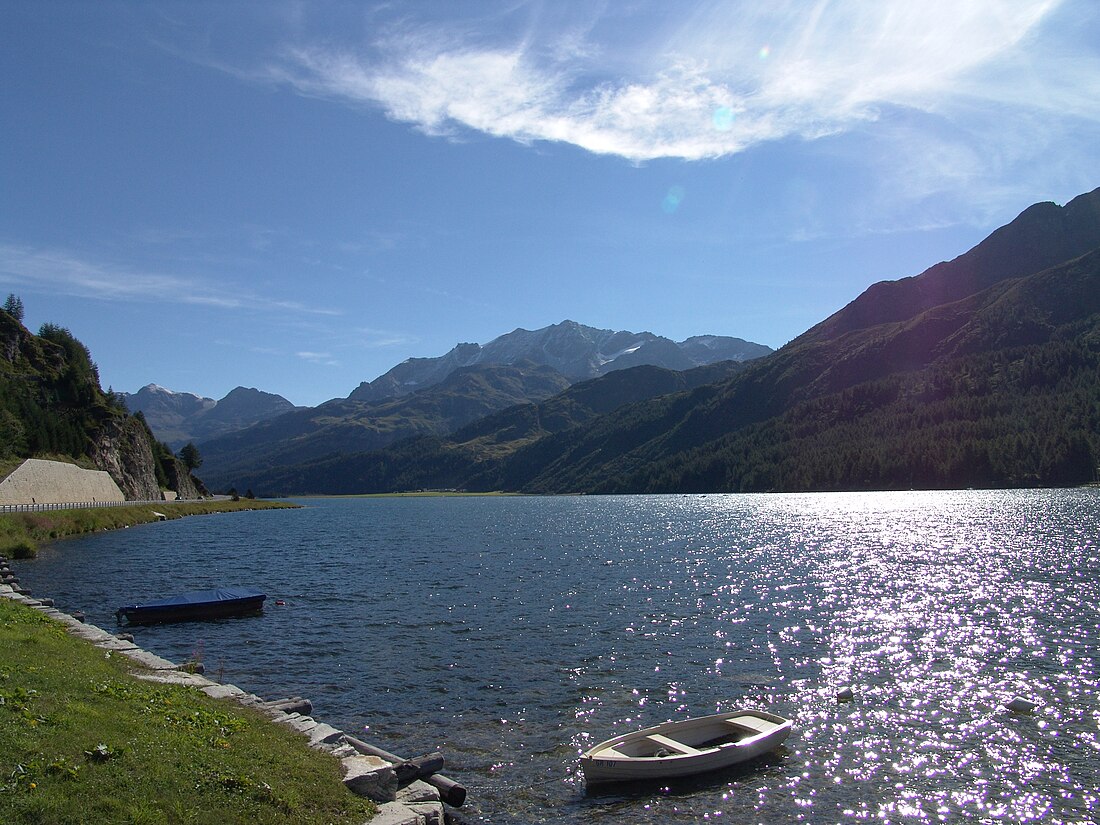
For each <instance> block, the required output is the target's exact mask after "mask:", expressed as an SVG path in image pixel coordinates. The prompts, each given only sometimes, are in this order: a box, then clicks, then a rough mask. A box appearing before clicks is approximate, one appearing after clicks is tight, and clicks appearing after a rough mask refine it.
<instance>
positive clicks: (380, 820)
mask: <svg viewBox="0 0 1100 825" xmlns="http://www.w3.org/2000/svg"><path fill="white" fill-rule="evenodd" d="M370 825H424V820H423V819H421V817H420V815H419V814H418V813H417V812H416V811H414V810H413V809H412V808H409V807H407V806H405V805H402V804H401V803H400V802H390V803H388V804H386V805H379V806H378V813H377V814H375V816H374V818H373V819H372V820H371V821H370Z"/></svg>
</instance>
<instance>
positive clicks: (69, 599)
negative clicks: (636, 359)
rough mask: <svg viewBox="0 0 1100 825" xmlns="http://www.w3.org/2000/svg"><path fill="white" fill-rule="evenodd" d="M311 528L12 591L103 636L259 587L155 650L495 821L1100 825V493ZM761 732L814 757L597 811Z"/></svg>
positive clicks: (148, 555) (664, 501) (641, 506)
mask: <svg viewBox="0 0 1100 825" xmlns="http://www.w3.org/2000/svg"><path fill="white" fill-rule="evenodd" d="M300 503H302V504H303V505H304V507H303V509H300V510H281V511H263V512H249V513H239V514H227V515H213V516H204V517H193V518H187V519H182V520H177V521H169V522H163V523H157V524H151V525H144V526H140V527H133V528H130V529H128V530H122V531H117V532H114V533H104V534H98V535H94V536H89V537H86V538H81V539H75V540H69V541H65V542H61V543H58V544H56V545H53V546H51V547H46V548H43V549H42V552H41V553H40V556H39V558H38V559H37V560H35V561H30V562H19V565H18V573H19V575H20V578H21V579H22V582H23V584H24V585H26V586H27V587H29V588H30V589H31V590H32V591H33V592H34V593H35V594H36V595H40V596H51V597H53V598H54V599H55V600H56V602H57V606H58V607H59V608H61V609H63V610H67V611H73V610H83V611H85V613H86V614H87V617H88V621H89V622H92V623H95V624H98V625H100V626H101V627H104V628H106V629H114V628H115V627H116V625H115V619H114V615H113V614H114V610H115V609H116V608H117V607H118V606H120V605H122V604H127V603H132V602H135V601H142V600H146V599H149V598H155V597H159V596H162V595H169V594H171V593H174V592H179V591H183V590H193V589H202V588H207V587H214V586H222V585H252V586H256V587H259V588H261V589H263V590H264V591H265V592H266V593H268V595H269V600H268V603H267V605H268V606H267V608H266V609H265V611H264V614H263V616H261V617H253V618H242V619H232V620H224V621H220V622H212V623H189V624H180V625H167V626H156V627H147V628H136V629H134V630H133V633H134V636H135V638H136V640H137V642H138V644H140V645H141V646H142V647H145V648H146V649H148V650H150V651H152V652H155V653H158V654H161V655H163V656H165V657H167V658H169V659H173V660H175V661H182V660H185V659H188V658H191V657H201V659H202V660H203V662H204V663H205V665H206V672H207V675H208V676H211V677H212V678H216V679H219V680H221V681H226V682H232V683H234V684H236V685H239V686H240V687H242V688H244V689H246V690H249V691H252V692H255V693H257V694H259V695H261V696H263V697H265V698H271V699H274V698H280V697H284V696H294V695H301V696H305V697H307V698H309V699H310V700H312V702H313V705H314V715H315V716H316V717H317V718H318V719H320V720H322V721H325V722H328V723H330V724H332V725H334V726H336V727H338V728H341V729H343V730H346V731H348V732H349V733H353V734H357V735H359V736H361V737H362V738H365V739H367V740H369V741H371V742H374V743H375V744H377V745H379V746H381V747H384V748H386V749H388V750H391V751H393V752H396V753H400V754H402V755H405V756H412V755H416V754H420V753H423V752H426V751H432V750H436V749H439V750H442V751H443V752H444V753H445V755H446V757H447V764H448V767H447V769H446V773H447V774H448V775H449V776H451V777H453V778H455V779H457V780H458V781H460V782H462V783H463V784H465V785H466V786H467V788H468V789H469V801H468V803H467V805H466V806H465V807H464V808H463V809H462V811H463V815H464V817H465V818H466V819H468V820H471V821H479V820H481V821H487V822H492V823H533V822H546V823H573V822H586V823H587V822H596V823H650V822H652V823H658V822H660V823H665V822H698V821H709V820H718V821H726V822H735V823H741V822H766V823H782V822H800V821H806V822H820V821H827V822H864V821H875V822H941V821H958V820H969V821H982V822H1013V823H1016V822H1027V821H1033V820H1034V821H1042V822H1049V823H1061V822H1066V823H1069V822H1085V821H1094V818H1095V817H1096V816H1097V811H1100V792H1098V780H1097V777H1100V730H1098V725H1100V690H1098V687H1100V685H1098V676H1097V670H1096V663H1097V661H1098V659H1100V655H1098V654H1100V650H1098V647H1100V491H1098V490H1066V491H1011V492H1002V491H959V492H907V493H858V494H857V493H851V494H848V493H844V494H806V495H729V496H727V495H708V496H699V495H691V496H612V497H552V498H528V497H492V498H478V497H451V498H369V499H368V498H347V499H343V498H333V499H308V500H302V501H301V502H300ZM276 599H279V600H282V601H283V602H285V605H281V606H278V605H276V604H275V600H276ZM842 686H851V687H852V689H853V691H854V694H855V698H854V699H853V701H851V702H838V701H837V698H836V693H837V690H838V689H839V688H840V687H842ZM1015 695H1021V696H1025V697H1027V698H1030V699H1033V700H1035V701H1036V702H1038V703H1039V706H1038V707H1037V708H1036V710H1035V711H1034V712H1033V713H1031V714H1015V713H1011V712H1009V711H1008V710H1006V709H1005V708H1004V707H1003V705H1004V703H1005V702H1006V701H1008V700H1009V699H1011V698H1012V697H1013V696H1015ZM742 706H747V707H756V708H766V709H770V710H772V711H774V712H776V713H779V714H781V715H783V716H790V717H793V718H794V719H795V728H794V732H793V733H792V734H791V736H790V738H789V739H788V740H787V742H786V743H785V745H784V746H783V747H782V748H781V749H780V750H778V751H777V752H775V753H774V754H772V755H771V756H769V757H767V758H765V759H764V760H762V761H760V762H758V763H755V764H753V765H751V766H749V767H747V768H737V769H733V770H731V771H729V772H726V773H721V774H716V775H710V776H707V777H703V778H697V779H694V780H691V781H687V782H679V783H676V784H674V785H671V786H640V787H624V788H612V789H610V790H606V791H599V792H595V793H589V792H586V790H585V786H584V782H583V778H582V777H581V776H580V775H579V773H578V770H577V757H578V755H579V753H580V752H581V751H583V750H585V749H587V748H588V747H589V746H591V745H593V744H595V743H596V742H597V741H600V740H602V739H605V738H608V737H610V736H612V735H615V734H618V733H621V732H625V731H627V730H631V729H634V728H638V727H644V726H647V725H651V724H656V723H658V722H661V721H664V720H667V719H680V718H685V717H688V716H698V715H704V714H708V713H715V712H719V711H725V710H731V709H735V708H738V707H742Z"/></svg>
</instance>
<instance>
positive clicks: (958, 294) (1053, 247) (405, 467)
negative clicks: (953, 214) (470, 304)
mask: <svg viewBox="0 0 1100 825" xmlns="http://www.w3.org/2000/svg"><path fill="white" fill-rule="evenodd" d="M736 366H737V368H736V369H731V370H730V371H729V372H728V373H726V374H722V375H707V376H706V378H704V379H703V380H702V381H701V382H700V381H699V380H698V377H699V376H698V374H696V373H695V371H694V370H689V371H686V372H674V371H670V370H666V369H663V368H658V367H653V366H646V367H636V368H629V369H625V370H619V371H616V372H613V373H611V374H604V375H602V376H599V377H596V378H594V379H591V380H589V381H586V382H582V383H579V384H572V385H570V386H569V387H568V388H567V389H565V390H563V391H562V392H561V393H559V394H556V395H552V396H550V397H548V398H546V399H543V400H541V401H534V402H527V403H523V404H520V405H518V406H515V407H512V408H508V409H503V410H498V411H497V412H495V413H493V414H492V415H490V416H489V417H485V418H482V419H480V420H474V421H471V422H469V423H468V424H467V425H465V426H459V427H457V429H455V430H454V431H452V432H450V433H443V432H436V433H426V434H421V435H419V436H416V437H413V438H407V439H403V440H400V441H396V442H395V443H391V444H390V445H389V446H387V447H385V448H383V449H381V450H378V449H372V450H366V451H363V452H360V453H357V454H350V453H348V452H335V453H333V454H331V455H328V456H320V457H318V458H317V459H315V460H313V461H305V462H287V463H282V464H278V465H276V464H272V465H269V466H268V467H267V468H264V469H263V470H262V471H261V472H250V473H244V474H242V475H241V476H239V478H238V483H245V482H247V483H248V484H249V486H251V487H253V488H254V489H255V490H257V491H258V492H259V491H262V492H264V493H272V494H287V493H305V492H344V493H354V492H382V491H390V490H402V489H418V488H460V489H470V490H495V489H501V490H514V491H521V492H537V493H560V492H604V493H606V492H672V491H695V490H698V491H726V490H729V491H756V490H832V489H896V488H909V487H959V486H1023V485H1060V484H1076V483H1082V482H1083V481H1088V480H1091V479H1092V478H1093V477H1094V474H1095V472H1096V461H1097V457H1098V456H1100V190H1096V191H1093V192H1091V193H1088V194H1085V195H1081V196H1079V197H1078V198H1075V199H1074V200H1072V201H1071V202H1069V203H1068V204H1066V205H1065V206H1057V205H1056V204H1053V203H1040V204H1036V205H1034V206H1032V207H1029V208H1028V209H1026V210H1025V211H1024V212H1023V213H1021V214H1020V215H1019V216H1018V217H1017V218H1016V219H1015V220H1013V221H1012V222H1011V223H1009V224H1008V225H1006V226H1004V227H1002V228H1000V229H998V230H997V231H995V232H994V233H992V234H991V235H990V236H989V237H988V238H987V239H985V240H984V241H982V242H981V243H980V244H978V245H977V246H976V247H974V248H973V249H971V250H970V251H968V252H966V253H964V254H962V255H960V256H959V257H957V258H955V259H954V260H952V261H949V262H945V263H940V264H937V265H935V266H933V267H931V268H930V269H928V270H926V271H925V272H923V273H921V274H920V275H917V276H914V277H911V278H905V279H902V280H900V281H888V282H882V283H878V284H874V285H873V286H871V287H870V288H868V289H867V290H866V291H865V292H864V293H863V294H862V295H860V296H859V297H857V298H856V299H855V300H853V301H852V302H851V303H850V304H848V305H847V306H846V307H844V308H843V309H841V310H840V311H839V312H837V313H835V314H834V315H832V316H830V317H829V318H827V319H825V320H824V321H822V322H821V323H819V324H817V325H816V326H814V327H813V328H811V329H810V330H808V331H807V332H806V333H804V334H803V335H801V336H799V337H798V338H796V339H795V340H793V341H791V342H790V343H789V344H787V345H786V346H784V347H783V348H782V349H780V350H778V351H777V352H775V353H772V354H770V355H767V356H766V357H763V358H758V359H754V360H751V361H748V362H744V363H741V364H738V365H736ZM677 376H678V377H677ZM681 382H682V383H681ZM372 384H373V382H372ZM242 469H243V468H242Z"/></svg>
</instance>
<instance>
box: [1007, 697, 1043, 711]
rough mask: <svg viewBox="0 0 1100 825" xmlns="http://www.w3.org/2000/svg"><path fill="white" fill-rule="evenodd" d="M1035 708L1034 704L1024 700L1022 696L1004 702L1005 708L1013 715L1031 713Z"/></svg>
mask: <svg viewBox="0 0 1100 825" xmlns="http://www.w3.org/2000/svg"><path fill="white" fill-rule="evenodd" d="M1035 706H1036V705H1035V702H1032V701H1031V700H1030V699H1025V698H1024V697H1023V696H1014V697H1013V698H1012V699H1010V700H1009V701H1007V702H1005V707H1006V708H1008V709H1009V710H1011V711H1012V712H1013V713H1031V712H1032V711H1033V710H1035Z"/></svg>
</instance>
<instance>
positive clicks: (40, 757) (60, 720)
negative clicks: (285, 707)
mask: <svg viewBox="0 0 1100 825" xmlns="http://www.w3.org/2000/svg"><path fill="white" fill-rule="evenodd" d="M62 663H63V666H61V665H62ZM134 667H135V666H134V665H133V663H131V662H130V661H129V660H128V659H126V658H125V657H123V656H120V655H118V654H111V653H108V652H106V651H104V650H102V649H100V648H97V647H94V646H92V645H90V644H88V643H87V642H84V641H81V640H79V639H75V638H73V637H71V636H70V635H69V634H68V633H67V632H66V631H65V629H64V628H63V626H62V625H61V624H59V623H58V622H55V621H53V620H51V619H50V618H48V617H47V616H44V615H42V614H41V613H40V612H38V611H36V610H33V609H31V608H29V607H26V606H24V605H20V604H17V603H15V602H11V601H9V600H7V599H0V822H4V823H10V824H11V825H21V824H22V823H35V824H36V825H67V823H73V824H74V825H76V823H87V822H96V823H132V825H143V823H218V825H243V824H244V823H250V824H252V823H270V822H294V823H302V825H312V824H313V823H333V825H342V823H349V825H350V824H351V823H361V822H364V821H366V820H368V819H369V818H370V817H371V816H372V815H373V813H374V811H375V808H374V806H373V805H372V804H371V803H370V802H369V801H367V800H365V799H360V798H359V797H356V796H355V795H353V794H352V793H351V792H349V791H348V790H347V789H346V788H345V787H344V786H343V783H342V782H341V776H340V767H339V763H338V761H337V760H336V759H335V758H334V757H332V756H331V755H329V754H325V753H321V752H319V751H314V750H312V749H310V748H309V747H307V746H306V744H305V741H304V739H303V738H302V737H301V736H300V735H299V734H297V733H295V732H293V731H291V730H290V729H289V728H284V727H283V726H282V725H277V724H274V723H272V722H271V721H270V720H268V719H266V718H265V717H263V716H262V715H260V714H259V713H255V712H252V711H250V710H249V709H247V708H244V707H240V706H237V705H235V704H232V703H230V702H227V701H224V700H216V699H211V698H210V697H208V696H206V695H205V694H203V693H201V692H200V691H198V690H195V689H194V688H187V687H182V686H178V685H164V684H159V683H150V682H144V681H140V680H138V679H137V678H135V677H134V676H132V675H131V674H130V669H133V668H134Z"/></svg>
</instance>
